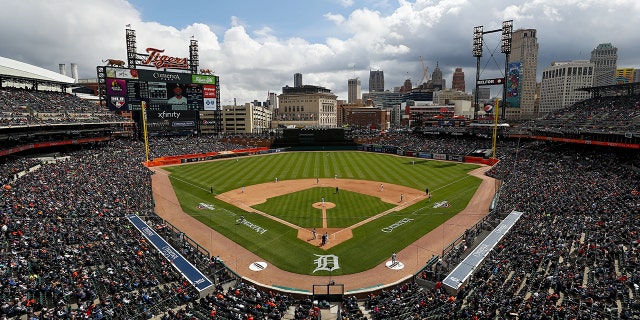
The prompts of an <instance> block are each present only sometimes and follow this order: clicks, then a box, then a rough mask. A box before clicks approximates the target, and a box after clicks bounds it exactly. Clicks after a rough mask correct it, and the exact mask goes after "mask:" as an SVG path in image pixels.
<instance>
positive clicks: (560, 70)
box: [540, 60, 595, 114]
mask: <svg viewBox="0 0 640 320" xmlns="http://www.w3.org/2000/svg"><path fill="white" fill-rule="evenodd" d="M594 70H595V65H594V63H593V62H589V60H575V61H569V62H554V63H552V64H551V66H549V67H548V68H546V69H544V71H542V83H541V85H540V113H541V114H546V113H549V112H552V111H555V110H558V109H561V108H564V107H567V106H569V105H572V104H574V103H576V102H578V101H582V100H585V99H588V98H590V97H591V94H590V93H589V92H588V91H584V90H576V89H581V88H588V87H591V86H593V81H594V77H595V76H594Z"/></svg>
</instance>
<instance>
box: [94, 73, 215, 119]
mask: <svg viewBox="0 0 640 320" xmlns="http://www.w3.org/2000/svg"><path fill="white" fill-rule="evenodd" d="M105 80H106V81H105V83H106V100H107V104H108V106H109V109H111V110H116V111H140V110H142V106H143V105H145V106H146V107H147V110H156V111H178V110H217V109H218V96H219V93H220V86H219V83H218V77H217V76H214V75H200V74H191V73H180V72H167V71H156V70H140V69H126V68H112V67H107V68H106V79H105Z"/></svg>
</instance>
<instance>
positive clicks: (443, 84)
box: [427, 62, 447, 90]
mask: <svg viewBox="0 0 640 320" xmlns="http://www.w3.org/2000/svg"><path fill="white" fill-rule="evenodd" d="M427 87H429V88H430V89H439V90H443V89H446V88H447V80H446V79H443V78H442V70H440V66H439V65H438V62H436V68H435V69H434V70H433V73H431V80H430V81H429V82H428V85H427Z"/></svg>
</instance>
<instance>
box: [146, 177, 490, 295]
mask: <svg viewBox="0 0 640 320" xmlns="http://www.w3.org/2000/svg"><path fill="white" fill-rule="evenodd" d="M489 168H490V167H486V166H483V167H480V168H478V169H475V170H473V171H471V172H470V175H473V176H475V177H478V178H480V179H482V183H481V184H480V186H479V187H478V189H477V190H476V193H475V194H474V195H473V197H472V198H471V200H470V201H469V204H468V205H467V207H466V208H465V209H464V210H463V211H461V212H460V213H458V214H457V215H455V216H453V217H452V218H451V219H449V220H447V221H446V222H445V223H443V224H442V225H440V226H438V227H437V228H436V229H434V230H433V231H431V232H430V233H428V234H426V235H424V236H423V237H422V238H420V239H418V240H417V241H416V242H414V243H413V244H411V245H409V246H407V247H406V248H405V249H403V250H402V251H400V252H397V260H398V261H401V262H402V263H403V264H404V268H403V269H402V270H391V269H389V268H388V267H387V266H386V265H385V263H384V262H383V263H381V264H380V265H378V266H376V267H375V268H373V269H370V270H367V271H363V272H360V273H355V274H350V275H340V276H332V277H331V276H310V275H300V274H296V273H291V272H287V271H283V270H280V269H278V268H277V267H275V266H274V265H272V264H270V265H269V267H268V268H266V269H264V270H262V271H260V272H255V271H251V270H250V269H249V266H250V265H251V264H252V263H253V262H256V261H262V260H263V259H261V258H260V257H259V256H257V255H255V254H253V253H251V252H250V251H248V250H246V249H244V248H243V247H241V246H239V245H237V244H236V243H235V242H233V241H231V240H230V239H228V238H226V237H225V236H223V235H221V234H220V233H218V232H216V231H215V230H212V229H211V228H209V227H208V226H206V225H205V224H203V223H201V222H200V221H198V220H196V219H195V218H193V217H191V216H190V215H188V214H186V213H185V212H183V211H182V208H181V207H180V203H179V202H178V199H177V197H176V194H175V192H174V190H173V187H172V186H171V182H170V181H169V177H168V175H167V172H166V171H164V170H162V168H159V167H154V168H150V169H151V170H153V171H155V172H156V174H154V175H153V176H152V185H153V198H154V201H155V204H156V208H155V209H156V213H157V214H158V215H159V216H160V217H162V218H163V219H165V220H166V221H168V222H170V223H171V224H173V225H174V226H176V227H177V228H179V229H180V230H182V231H183V232H185V233H186V234H187V235H188V236H189V237H191V238H192V239H193V240H194V241H196V242H197V243H198V244H200V245H201V246H202V247H204V248H206V249H207V250H209V252H211V253H212V254H213V255H215V256H219V257H220V258H221V259H222V260H224V261H225V263H226V264H227V266H229V267H230V268H232V269H234V271H235V272H236V273H237V274H239V275H241V276H242V277H245V278H248V279H251V281H254V282H256V283H258V284H261V285H264V286H275V287H276V289H282V288H283V287H286V288H294V291H295V289H301V290H308V291H311V288H312V286H313V285H314V284H322V283H328V282H329V279H331V280H332V281H335V283H338V284H344V288H345V293H348V292H347V291H349V290H356V289H361V288H371V290H373V289H376V288H379V287H382V286H386V285H388V284H393V283H395V282H398V281H402V280H404V279H406V278H408V277H411V276H412V275H413V274H414V273H416V272H418V271H419V270H420V269H421V268H422V267H423V266H424V264H425V263H426V262H427V261H428V260H429V259H430V258H431V257H432V255H434V254H440V253H441V252H442V250H443V248H444V247H445V246H447V245H449V244H450V243H451V242H453V241H454V240H455V239H456V238H457V237H458V236H460V235H461V234H463V233H464V231H465V230H467V229H468V228H470V227H472V226H473V225H474V224H475V223H477V222H478V221H480V220H481V219H482V218H483V217H484V216H486V215H487V213H488V212H489V205H490V204H491V200H492V198H493V196H494V194H495V191H496V184H497V182H496V180H494V179H493V178H490V177H487V176H485V175H484V172H485V171H486V170H488V169H489ZM275 186H276V183H275V182H270V183H263V184H259V185H253V186H246V187H245V188H244V192H243V190H241V189H237V190H231V191H229V192H225V193H224V194H220V195H218V198H219V199H221V200H223V201H226V202H229V203H232V204H234V205H235V206H237V207H239V208H242V209H244V210H247V211H250V212H256V210H255V209H253V208H251V206H252V205H254V204H258V203H262V202H264V201H266V199H267V198H270V197H274V196H278V195H283V194H288V193H292V192H296V191H299V190H303V189H308V188H313V187H318V186H320V187H334V188H335V187H338V188H339V189H341V190H348V191H353V192H358V193H363V194H368V195H372V196H376V197H379V198H380V199H382V201H385V202H389V203H393V204H396V205H397V206H396V207H395V208H393V209H391V210H399V209H401V208H403V207H405V206H409V205H411V204H413V203H415V202H416V201H420V200H423V199H425V198H426V197H425V194H424V191H418V190H415V189H411V188H408V187H404V186H398V185H391V184H385V185H384V188H383V191H381V188H380V183H379V182H375V181H364V180H349V179H330V178H325V179H320V181H316V179H301V180H285V181H282V180H280V181H278V182H277V188H276V187H275ZM433 191H435V190H432V192H433ZM436 192H437V191H436ZM400 194H402V195H403V196H402V202H399V200H400ZM329 203H330V201H327V202H325V210H326V209H329V207H328V206H329ZM320 205H321V203H320ZM314 206H315V204H314ZM258 213H260V212H258ZM381 214H385V213H381ZM375 218H377V216H376V217H372V218H371V219H375ZM362 223H366V222H362ZM295 228H297V229H298V238H300V239H302V240H304V241H317V242H318V245H319V244H320V239H316V240H311V239H312V238H313V234H312V230H311V229H305V228H300V227H297V226H295ZM351 228H353V226H352V227H350V228H344V229H343V228H340V229H332V228H322V229H318V230H317V234H318V235H321V234H323V233H325V232H327V233H329V234H330V235H331V237H330V238H329V243H328V244H327V245H326V246H325V247H324V248H330V246H333V245H336V244H337V243H340V242H341V241H344V240H345V239H349V238H351ZM318 238H320V237H318ZM296 293H304V292H296Z"/></svg>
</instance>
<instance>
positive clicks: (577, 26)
mask: <svg viewBox="0 0 640 320" xmlns="http://www.w3.org/2000/svg"><path fill="white" fill-rule="evenodd" d="M336 1H338V2H337V3H338V5H341V6H343V7H348V8H349V9H348V11H346V10H345V9H343V8H334V9H336V10H334V11H333V12H318V13H317V18H318V20H322V19H324V20H328V21H331V22H333V24H334V25H336V26H338V28H339V31H340V32H341V33H340V34H328V33H327V34H322V32H327V31H326V30H315V32H317V33H318V34H320V36H317V35H316V38H319V39H321V40H319V41H311V40H308V39H305V38H303V36H300V37H294V38H283V37H281V36H279V34H281V32H282V30H278V23H277V21H273V22H272V21H265V25H264V26H260V27H255V26H252V25H250V24H248V23H247V22H246V21H243V20H242V19H240V18H238V17H236V16H229V17H228V18H223V19H229V20H227V21H229V25H227V26H219V25H217V26H212V22H211V21H193V22H192V23H190V24H188V25H186V26H183V27H175V26H168V25H163V24H161V23H158V22H152V21H145V20H144V19H142V18H141V15H140V13H139V12H138V11H136V9H135V8H134V7H132V6H131V5H130V4H129V3H127V2H126V1H125V0H115V1H73V0H62V1H37V0H22V1H8V2H6V3H4V4H3V11H2V13H0V27H2V30H3V32H2V33H0V43H2V44H3V45H2V46H0V56H4V57H8V58H12V59H17V60H20V61H23V62H27V63H31V64H34V65H37V66H41V67H44V68H47V69H49V70H57V66H58V63H67V64H69V63H71V62H74V63H77V64H78V66H79V70H80V73H81V77H85V78H94V77H95V67H96V66H97V65H101V64H102V62H101V60H103V59H106V58H117V59H124V58H126V56H125V55H126V46H125V36H124V29H125V25H126V24H128V23H130V24H132V27H133V28H134V29H135V30H136V32H137V39H138V49H139V51H140V52H142V50H143V49H144V48H146V46H156V47H161V48H164V49H166V51H167V53H168V54H169V55H174V56H187V55H188V46H189V40H190V39H191V36H194V38H195V39H197V40H198V44H199V46H200V50H199V52H200V64H201V65H202V66H203V67H206V68H210V69H212V70H215V71H216V74H217V75H219V76H220V77H221V86H222V88H221V100H222V101H223V103H226V102H227V101H231V100H232V99H233V98H237V100H238V102H239V103H244V102H247V101H253V100H254V99H258V100H264V99H265V98H266V94H267V92H268V91H271V92H274V91H275V92H280V88H281V87H282V86H285V85H287V84H289V85H291V84H292V83H293V74H294V73H296V72H301V73H302V74H303V81H304V83H306V84H316V85H322V86H326V87H327V88H329V89H332V90H333V91H334V93H336V94H337V95H338V96H339V98H342V99H344V98H346V90H347V88H346V87H347V85H346V83H347V79H349V78H352V77H353V76H354V73H355V75H356V76H358V77H360V78H361V79H362V85H363V92H366V90H367V85H368V81H367V80H368V71H369V69H380V70H384V71H385V83H386V87H387V88H392V87H394V86H400V85H401V84H402V82H403V81H404V79H405V78H406V77H407V76H408V77H410V78H412V79H413V80H414V81H417V80H419V78H421V77H422V65H421V63H420V60H419V57H420V56H423V58H424V60H425V64H426V65H427V66H428V68H429V73H431V72H432V71H433V69H434V67H435V65H436V63H439V65H440V68H441V70H442V71H443V72H444V76H445V78H448V80H447V82H448V83H449V84H450V83H451V80H450V79H451V75H452V70H454V69H455V67H462V68H463V70H464V71H465V73H466V75H467V87H468V90H469V91H470V90H471V83H472V81H473V78H474V77H473V75H474V74H475V59H474V58H473V57H472V56H471V39H472V33H473V27H474V26H478V25H483V26H485V30H489V29H492V28H500V24H501V22H502V21H503V20H508V19H513V20H514V28H515V29H518V28H534V29H537V30H538V41H539V43H540V54H539V68H538V69H539V70H541V69H542V68H544V67H546V66H547V65H548V64H549V62H550V61H552V60H569V59H579V58H581V57H580V52H582V53H583V55H587V57H588V54H589V53H590V51H591V50H592V49H593V48H595V47H596V46H597V45H598V44H599V43H602V42H611V43H612V44H613V45H615V46H617V47H618V48H619V56H620V59H619V65H621V66H624V67H636V68H640V57H638V55H637V52H640V44H639V43H638V41H637V39H636V38H637V36H636V35H635V33H634V32H632V31H635V30H636V29H638V22H637V21H636V20H637V17H638V16H639V15H640V4H639V3H640V1H635V0H609V1H603V0H581V1H580V0H566V1H557V0H533V1H529V2H522V3H519V4H514V3H513V1H506V0H486V1H481V2H480V1H471V0H416V1H407V0H399V1H397V2H391V1H369V0H367V1H364V3H366V6H357V5H356V2H354V1H351V0H336ZM274 9H275V10H285V9H286V8H283V7H281V8H274ZM292 15H294V16H295V14H292ZM264 17H265V19H268V15H264ZM251 22H252V23H255V22H254V21H253V20H251ZM298 23H300V24H301V25H304V24H305V21H300V22H298ZM333 30H334V31H335V29H333ZM494 38H495V39H494ZM498 39H499V37H491V36H487V45H488V46H490V47H491V48H493V46H495V43H496V41H497V40H498Z"/></svg>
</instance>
